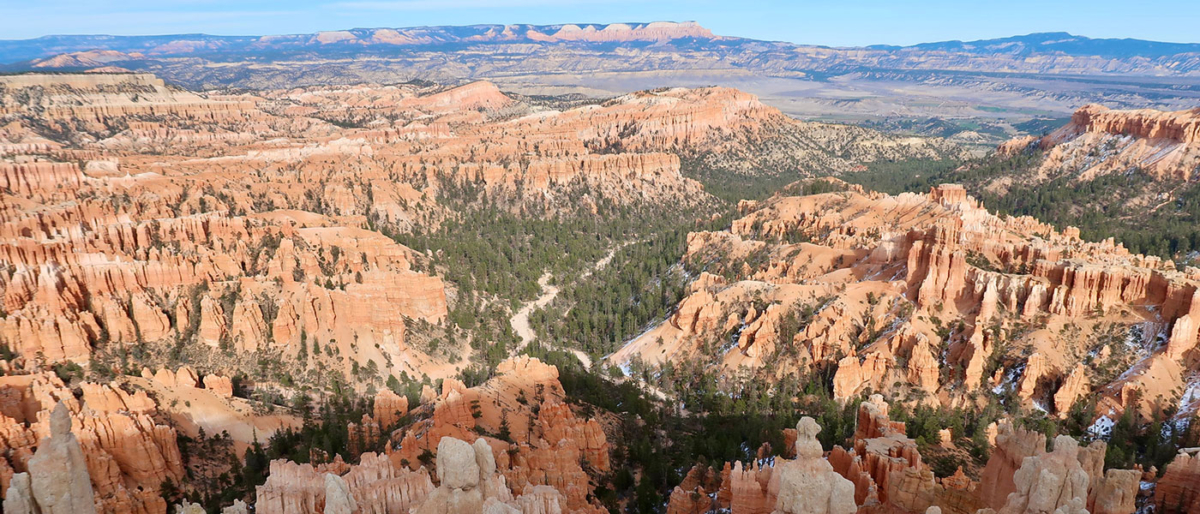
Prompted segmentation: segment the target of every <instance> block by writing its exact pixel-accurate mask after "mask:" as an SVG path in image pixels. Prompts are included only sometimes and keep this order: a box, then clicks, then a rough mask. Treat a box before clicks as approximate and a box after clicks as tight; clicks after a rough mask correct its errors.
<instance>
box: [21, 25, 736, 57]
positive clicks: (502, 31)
mask: <svg viewBox="0 0 1200 514" xmlns="http://www.w3.org/2000/svg"><path fill="white" fill-rule="evenodd" d="M684 38H701V39H708V40H720V39H729V38H722V37H719V36H716V35H714V34H713V33H712V31H710V30H708V29H707V28H704V27H702V26H700V24H698V23H696V22H690V21H688V22H680V23H676V22H662V21H658V22H650V23H610V24H596V23H585V24H570V23H567V24H559V25H525V24H517V25H466V26H434V27H405V28H385V27H380V28H356V29H349V30H331V31H321V32H316V33H311V34H282V35H266V36H214V35H209V34H175V35H155V36H110V35H78V36H72V35H51V36H43V37H39V38H34V39H24V40H8V41H3V40H0V63H13V62H19V61H28V60H37V59H44V58H47V57H52V56H56V55H60V54H67V53H74V52H86V51H94V50H111V51H117V52H124V53H141V54H145V55H152V56H178V55H186V54H206V53H216V54H221V53H229V54H237V53H245V52H255V51H268V50H296V49H303V48H320V47H330V46H332V47H338V46H341V47H349V48H354V47H368V46H374V45H384V46H421V47H437V46H441V45H455V44H487V43H521V42H524V43H559V42H587V43H605V42H608V43H631V42H642V43H655V42H662V41H670V40H675V39H684Z"/></svg>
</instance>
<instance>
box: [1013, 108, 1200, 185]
mask: <svg viewBox="0 0 1200 514" xmlns="http://www.w3.org/2000/svg"><path fill="white" fill-rule="evenodd" d="M1033 149H1040V150H1043V151H1044V152H1045V157H1044V158H1043V160H1042V161H1041V163H1040V164H1039V165H1038V167H1037V169H1036V172H1035V174H1034V176H1032V177H1021V178H1022V179H1023V180H1039V181H1041V180H1048V179H1052V178H1056V177H1062V176H1066V177H1071V178H1072V179H1073V180H1075V181H1079V182H1086V181H1090V180H1093V179H1095V178H1098V177H1102V176H1105V175H1110V174H1119V173H1127V172H1130V171H1139V172H1142V173H1145V174H1147V175H1150V176H1151V177H1153V178H1154V179H1155V180H1162V181H1190V180H1195V179H1196V170H1197V169H1198V168H1200V110H1197V109H1193V110H1188V111H1175V112H1166V111H1156V110H1152V109H1141V110H1114V109H1108V108H1106V107H1104V106H1101V105H1087V106H1084V107H1082V108H1080V109H1079V110H1078V111H1076V112H1075V114H1074V115H1072V116H1071V122H1070V123H1068V124H1067V125H1065V126H1063V127H1061V128H1059V129H1058V130H1055V131H1054V132H1051V133H1050V134H1048V135H1046V136H1045V137H1041V138H1036V137H1032V136H1030V137H1024V138H1019V139H1014V140H1012V141H1009V142H1007V143H1004V144H1002V145H1000V147H999V149H998V152H999V153H1000V154H1002V155H1016V154H1018V153H1021V152H1025V151H1029V150H1033Z"/></svg>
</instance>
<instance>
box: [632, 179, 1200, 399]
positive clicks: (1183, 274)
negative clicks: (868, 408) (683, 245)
mask: <svg viewBox="0 0 1200 514" xmlns="http://www.w3.org/2000/svg"><path fill="white" fill-rule="evenodd" d="M794 187H795V188H796V189H793V190H803V189H804V188H807V190H808V191H818V192H819V191H832V192H822V193H820V194H812V195H808V196H793V195H791V194H789V193H788V192H784V193H783V194H780V195H777V196H775V197H773V198H771V199H769V200H766V201H763V202H743V204H742V205H741V211H742V214H743V217H742V218H740V219H737V220H734V222H733V224H732V227H731V229H730V230H727V231H723V232H701V233H693V234H691V235H690V236H689V238H688V250H687V254H686V256H685V263H686V264H687V265H688V266H689V267H691V268H692V269H694V270H695V273H696V276H697V279H696V281H695V282H694V283H693V284H692V286H691V294H690V295H688V296H687V297H685V299H684V300H683V301H682V302H681V303H680V304H679V306H678V309H677V310H676V312H675V313H674V314H673V315H672V316H671V317H670V319H668V320H667V321H666V322H664V323H662V324H661V325H659V326H657V327H654V328H652V329H651V330H648V331H647V332H646V333H645V334H643V335H642V336H640V337H638V338H636V339H634V340H633V341H632V342H630V343H629V344H628V345H626V346H625V347H624V348H623V349H621V350H620V351H619V352H617V353H615V354H614V355H612V356H610V358H609V362H612V363H615V364H620V365H627V364H629V363H637V364H640V365H648V366H651V367H653V366H657V365H661V364H662V363H664V362H666V361H668V360H669V361H674V362H676V363H681V362H701V363H708V364H709V365H712V366H717V367H719V368H723V369H726V370H736V369H737V368H739V367H742V366H745V367H748V368H750V369H762V370H764V371H765V372H766V373H767V375H768V376H772V375H773V376H782V374H794V373H799V374H804V373H810V372H813V371H815V370H819V369H823V370H829V371H830V372H831V373H832V374H833V392H834V396H835V397H836V398H841V399H849V398H852V397H854V396H857V395H860V394H862V393H863V392H864V391H879V392H886V393H888V394H889V395H891V397H893V398H898V399H903V400H905V401H909V402H914V403H927V404H935V405H936V404H941V405H945V406H961V405H969V404H971V402H972V401H977V400H978V397H977V396H975V395H973V394H972V392H973V391H978V390H981V389H983V390H990V391H992V392H993V394H1000V395H1004V394H1011V395H1013V397H1014V401H1017V402H1020V403H1021V404H1022V405H1024V406H1025V407H1026V408H1040V409H1044V410H1047V411H1049V412H1052V413H1057V414H1058V415H1062V416H1065V415H1066V413H1067V412H1068V411H1070V409H1071V407H1072V405H1073V404H1074V403H1075V402H1076V401H1077V400H1078V399H1079V398H1082V397H1085V396H1086V397H1092V398H1098V400H1096V404H1097V405H1098V407H1097V412H1098V414H1097V416H1107V417H1109V419H1116V417H1115V416H1117V415H1119V414H1120V413H1122V412H1124V411H1125V409H1127V408H1132V409H1135V411H1136V412H1137V413H1138V414H1139V415H1141V416H1145V418H1144V419H1149V418H1150V417H1152V416H1153V415H1154V414H1155V413H1156V412H1160V410H1161V409H1163V408H1164V407H1166V406H1167V405H1183V406H1184V407H1187V405H1184V403H1185V402H1182V401H1181V400H1182V398H1181V397H1180V396H1179V391H1182V390H1183V388H1184V387H1185V385H1186V383H1187V377H1188V376H1189V375H1190V374H1191V373H1192V372H1194V371H1195V369H1196V365H1197V358H1198V356H1197V355H1196V351H1195V346H1196V345H1195V341H1196V337H1197V333H1196V332H1197V328H1196V325H1195V323H1194V322H1193V321H1192V320H1193V319H1195V318H1196V317H1197V316H1198V314H1197V313H1196V312H1195V309H1197V308H1200V302H1197V301H1196V300H1195V298H1197V294H1198V293H1197V280H1200V272H1197V271H1196V270H1194V269H1191V268H1188V269H1185V270H1177V269H1175V266H1174V263H1173V262H1169V261H1162V260H1160V259H1158V258H1156V257H1147V256H1141V255H1133V254H1130V253H1129V252H1128V251H1127V250H1125V249H1124V248H1122V247H1121V246H1120V245H1116V244H1114V243H1113V242H1112V241H1102V242H1087V241H1083V240H1081V239H1079V237H1078V232H1077V231H1076V230H1075V229H1072V228H1067V229H1065V230H1063V231H1061V232H1059V231H1058V230H1056V229H1054V228H1053V227H1051V226H1048V225H1046V224H1043V223H1040V222H1037V221H1035V220H1033V219H1031V218H1027V217H1025V218H1012V217H1007V218H1003V217H998V216H995V215H992V214H990V213H988V212H987V211H986V210H985V209H983V208H982V207H981V206H980V205H979V204H978V202H976V201H975V200H973V199H971V198H970V197H968V196H967V195H966V193H965V191H964V190H963V189H962V188H961V187H959V186H951V185H944V186H940V187H936V188H933V189H932V190H931V191H930V192H929V193H928V194H924V195H920V194H911V193H905V194H901V195H898V196H888V195H883V194H878V193H871V192H866V191H864V190H862V189H861V188H858V187H857V186H850V185H846V184H841V183H838V182H836V181H833V182H821V181H818V182H815V183H808V184H801V185H797V186H794ZM814 188H815V189H814ZM1128 338H1132V339H1130V340H1131V341H1132V342H1131V343H1128V344H1130V345H1132V346H1133V349H1132V350H1131V349H1129V347H1128V346H1125V345H1126V343H1124V342H1122V340H1123V339H1128ZM1156 341H1158V342H1156ZM1080 365H1084V368H1080ZM972 398H975V399H976V400H972ZM1180 415H1181V416H1183V417H1182V418H1180V419H1188V417H1189V416H1193V415H1194V413H1193V412H1184V413H1180Z"/></svg>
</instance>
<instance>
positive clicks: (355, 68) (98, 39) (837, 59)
mask: <svg viewBox="0 0 1200 514" xmlns="http://www.w3.org/2000/svg"><path fill="white" fill-rule="evenodd" d="M0 65H2V67H0V70H6V71H10V72H19V71H27V70H39V71H50V70H62V71H83V70H94V69H99V70H105V69H110V70H116V69H128V70H137V71H149V72H153V73H155V74H157V75H159V76H160V77H162V78H164V79H165V80H167V81H168V82H171V83H175V84H180V85H183V86H185V87H188V88H192V89H222V88H252V89H272V88H283V87H294V86H305V85H315V84H353V83H360V82H372V83H384V84H387V83H398V82H407V81H414V80H428V81H434V82H438V83H450V84H453V83H463V82H466V81H471V80H480V79H486V80H489V81H491V82H494V83H496V84H497V85H499V86H501V87H503V88H505V89H506V90H510V91H516V92H520V93H523V94H528V95H561V94H582V95H586V96H590V97H607V96H613V95H617V94H623V93H627V92H630V91H636V90H641V89H650V88H655V87H664V86H682V87H699V86H707V85H722V86H728V87H735V88H738V89H742V90H745V91H747V92H750V93H754V94H756V95H758V96H759V97H761V98H762V99H763V101H764V102H766V103H767V104H769V105H773V106H775V107H778V108H780V109H782V110H783V111H784V112H785V113H788V114H791V115H794V116H798V117H801V118H805V119H816V120H830V121H845V122H853V123H861V124H866V125H868V126H872V127H875V128H880V129H883V130H889V131H895V132H902V133H913V134H920V135H934V136H943V137H952V138H954V140H955V141H957V142H959V143H962V144H966V145H971V146H973V147H975V148H976V149H978V150H980V151H982V150H983V149H986V148H989V147H992V146H994V145H995V144H996V143H999V142H1000V141H1003V140H1005V139H1007V138H1009V137H1012V136H1015V135H1021V134H1034V133H1038V132H1039V130H1040V128H1041V127H1042V126H1043V125H1044V124H1045V122H1047V121H1049V122H1057V121H1060V120H1062V119H1065V118H1067V117H1069V116H1070V114H1071V113H1072V112H1073V111H1074V110H1075V109H1077V108H1078V107H1080V106H1082V105H1086V104H1090V103H1102V104H1105V105H1108V106H1110V107H1114V108H1147V107H1149V108H1156V109H1162V110H1179V109H1183V108H1187V107H1190V106H1192V105H1195V104H1196V103H1197V102H1200V45H1194V44H1193V45H1187V44H1172V43H1156V42H1149V41H1138V40H1105V39H1089V38H1085V37H1080V36H1073V35H1070V34H1065V33H1054V34H1031V35H1028V36H1017V37H1012V38H1005V39H997V40H987V41H974V42H945V43H929V44H922V45H916V46H911V47H893V46H872V47H866V48H829V47H819V46H805V45H797V44H792V43H783V42H770V41H758V40H753V39H745V38H737V37H727V36H720V35H715V34H713V33H712V32H711V31H709V30H708V29H706V28H704V27H702V26H700V25H697V24H695V23H666V22H656V23H640V24H613V25H587V24H585V25H552V26H533V25H477V26H466V27H417V28H397V29H354V30H347V31H330V32H320V33H315V34H298V35H284V36H236V37H235V36H208V35H200V34H185V35H164V36H127V37H117V36H47V37H43V38H38V39H32V40H24V41H3V42H0Z"/></svg>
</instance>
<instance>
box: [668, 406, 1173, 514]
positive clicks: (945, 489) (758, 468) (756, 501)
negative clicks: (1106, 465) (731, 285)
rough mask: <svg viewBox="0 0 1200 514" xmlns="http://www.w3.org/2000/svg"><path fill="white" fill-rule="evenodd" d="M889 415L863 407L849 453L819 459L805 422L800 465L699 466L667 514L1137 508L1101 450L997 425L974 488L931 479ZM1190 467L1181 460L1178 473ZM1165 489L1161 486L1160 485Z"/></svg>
mask: <svg viewBox="0 0 1200 514" xmlns="http://www.w3.org/2000/svg"><path fill="white" fill-rule="evenodd" d="M888 409H889V405H888V404H887V403H886V402H885V401H884V400H883V397H882V396H879V395H874V396H872V397H871V398H870V399H869V400H867V401H866V402H863V403H862V404H861V405H860V406H859V411H858V417H857V425H856V430H855V432H854V435H853V437H851V438H850V439H849V440H847V441H846V443H847V445H848V446H847V447H843V446H842V445H840V444H838V445H835V446H834V447H833V449H832V451H829V452H823V451H822V449H821V445H820V443H819V442H817V440H816V439H815V438H814V436H815V435H816V434H817V433H818V432H819V431H820V427H818V426H816V423H815V422H813V420H812V419H811V418H807V417H806V418H803V419H801V421H800V422H799V424H798V425H797V427H796V432H795V435H796V439H795V441H796V442H795V452H796V455H797V456H798V458H797V459H796V460H794V461H790V460H786V459H781V458H780V459H769V458H760V459H759V460H757V461H754V462H752V463H750V464H748V465H743V463H741V462H735V463H732V465H731V464H730V463H726V464H725V468H724V470H723V471H722V472H721V473H720V474H719V478H718V474H717V473H716V472H714V471H713V470H712V469H707V468H705V467H704V466H702V465H697V466H696V468H694V469H693V470H692V471H691V472H689V473H688V476H687V479H686V480H684V482H683V483H682V484H681V485H680V486H678V487H676V488H675V490H674V491H673V492H672V494H671V497H670V504H669V506H668V512H672V513H680V514H683V513H706V512H735V513H746V512H749V513H763V514H767V513H774V514H786V513H799V512H803V513H810V514H820V513H833V512H842V513H859V514H871V513H889V514H919V513H927V514H928V513H947V514H949V513H958V514H989V513H990V514H995V513H996V512H1001V513H1017V514H1034V513H1040V514H1051V513H1056V512H1057V513H1060V514H1062V513H1066V514H1070V513H1073V512H1085V510H1084V509H1090V510H1087V511H1090V512H1111V513H1116V512H1124V513H1126V514H1131V513H1133V512H1134V511H1135V510H1136V505H1135V500H1136V497H1137V495H1138V493H1139V491H1140V490H1141V489H1140V477H1141V471H1140V470H1119V469H1110V470H1108V472H1107V473H1103V462H1104V453H1105V450H1106V446H1105V444H1104V443H1103V442H1094V443H1092V444H1091V445H1089V446H1088V447H1086V448H1080V447H1079V445H1078V443H1077V442H1076V441H1075V440H1074V439H1071V438H1070V437H1066V436H1060V437H1059V438H1058V439H1056V441H1055V447H1054V451H1053V452H1046V450H1045V436H1043V435H1041V434H1034V433H1029V432H1025V431H1023V430H1020V429H1016V431H1015V432H1014V429H1013V428H1012V427H1011V426H1010V425H1008V424H1007V422H1004V423H1005V424H1003V425H1001V427H1000V435H999V436H998V437H997V440H996V443H995V446H994V448H993V449H992V456H991V458H990V459H989V461H988V466H987V468H986V470H985V471H984V473H983V475H982V477H981V478H980V479H979V480H978V481H974V480H972V479H970V478H968V477H967V476H966V475H965V474H964V473H963V470H962V468H959V469H958V471H957V472H956V473H955V474H953V475H951V476H947V477H943V478H937V477H935V476H934V473H933V471H932V470H931V469H930V467H929V466H928V465H927V464H926V463H924V462H923V461H922V458H921V455H920V452H919V451H918V450H917V447H916V442H915V441H913V440H912V439H909V438H908V437H906V436H905V433H904V432H905V426H904V424H903V423H897V422H893V421H891V420H890V419H889V418H888V415H887V412H888ZM1014 459H1016V461H1017V462H1016V463H1015V464H1014V463H1013V460H1014ZM1189 465H1190V464H1189V463H1188V462H1182V463H1181V464H1180V465H1179V466H1178V468H1177V469H1178V470H1179V471H1182V470H1183V469H1184V468H1185V467H1187V466H1189ZM801 469H803V470H805V471H803V472H801V471H800V470H801ZM1177 472H1178V471H1177ZM1182 474H1183V473H1180V475H1182ZM1180 478H1181V477H1180ZM1180 478H1177V479H1176V480H1180ZM1168 483H1169V482H1168V481H1167V480H1166V478H1164V480H1163V481H1162V483H1161V484H1160V485H1159V487H1162V484H1168ZM718 484H719V486H718ZM718 487H719V489H718ZM1166 491H1167V492H1166V493H1160V495H1162V494H1166V495H1169V496H1171V497H1173V498H1176V497H1179V495H1180V494H1181V493H1180V492H1178V491H1180V488H1179V487H1178V486H1170V485H1169V486H1168V488H1167V489H1166ZM1182 494H1187V493H1182ZM1187 498H1189V499H1190V498H1191V496H1187ZM798 499H799V501H797V500H798ZM1189 501H1190V500H1189Z"/></svg>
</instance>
